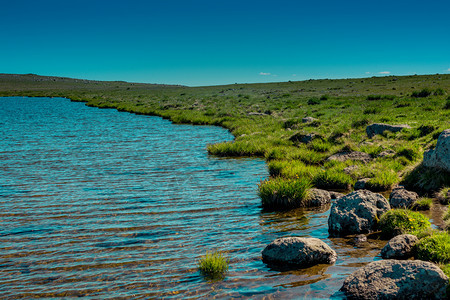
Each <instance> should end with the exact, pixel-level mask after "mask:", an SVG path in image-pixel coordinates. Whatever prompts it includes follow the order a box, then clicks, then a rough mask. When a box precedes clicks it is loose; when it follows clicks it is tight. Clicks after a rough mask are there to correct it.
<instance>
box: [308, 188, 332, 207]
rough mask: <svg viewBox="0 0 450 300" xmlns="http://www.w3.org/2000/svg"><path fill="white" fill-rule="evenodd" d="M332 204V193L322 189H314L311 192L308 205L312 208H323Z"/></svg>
mask: <svg viewBox="0 0 450 300" xmlns="http://www.w3.org/2000/svg"><path fill="white" fill-rule="evenodd" d="M330 203H331V195H330V192H328V191H325V190H320V189H315V188H312V189H310V190H309V194H308V199H307V205H306V206H308V207H311V206H322V205H326V204H330Z"/></svg>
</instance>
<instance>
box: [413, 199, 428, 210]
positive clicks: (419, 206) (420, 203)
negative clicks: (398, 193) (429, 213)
mask: <svg viewBox="0 0 450 300" xmlns="http://www.w3.org/2000/svg"><path fill="white" fill-rule="evenodd" d="M432 205H433V199H431V198H420V199H419V200H417V201H416V202H414V203H413V204H412V205H411V209H412V210H429V209H430V208H431V206H432Z"/></svg>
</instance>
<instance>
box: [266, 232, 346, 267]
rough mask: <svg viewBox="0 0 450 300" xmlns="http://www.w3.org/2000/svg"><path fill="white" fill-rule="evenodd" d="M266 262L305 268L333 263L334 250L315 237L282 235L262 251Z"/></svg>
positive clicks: (334, 260) (334, 257)
mask: <svg viewBox="0 0 450 300" xmlns="http://www.w3.org/2000/svg"><path fill="white" fill-rule="evenodd" d="M262 257H263V261H264V262H266V263H268V264H275V265H276V264H288V265H294V266H297V267H301V268H307V267H310V266H313V265H316V264H333V263H334V262H336V259H337V255H336V252H335V251H334V250H333V249H331V248H330V246H328V245H327V244H325V243H324V242H323V241H321V240H319V239H316V238H301V237H283V238H278V239H276V240H275V241H273V242H272V243H270V244H269V245H268V246H267V247H266V248H265V249H264V250H263V252H262Z"/></svg>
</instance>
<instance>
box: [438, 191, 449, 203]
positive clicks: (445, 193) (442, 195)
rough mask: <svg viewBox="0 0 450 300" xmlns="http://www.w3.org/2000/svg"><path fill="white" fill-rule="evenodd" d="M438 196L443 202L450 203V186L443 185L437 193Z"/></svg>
mask: <svg viewBox="0 0 450 300" xmlns="http://www.w3.org/2000/svg"><path fill="white" fill-rule="evenodd" d="M436 197H437V198H438V199H439V202H441V204H444V205H446V204H450V187H443V188H442V189H440V190H439V192H437V193H436Z"/></svg>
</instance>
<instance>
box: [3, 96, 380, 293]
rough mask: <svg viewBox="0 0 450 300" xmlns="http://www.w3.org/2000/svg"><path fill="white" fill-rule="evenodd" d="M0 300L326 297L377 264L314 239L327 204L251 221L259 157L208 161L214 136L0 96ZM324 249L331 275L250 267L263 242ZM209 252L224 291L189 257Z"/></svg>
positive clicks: (65, 104)
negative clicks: (218, 258) (315, 244)
mask: <svg viewBox="0 0 450 300" xmlns="http://www.w3.org/2000/svg"><path fill="white" fill-rule="evenodd" d="M0 136H1V137H2V138H1V139H0V222H1V227H0V294H1V295H3V297H13V298H16V297H17V298H19V297H24V298H33V297H42V298H53V297H80V296H84V297H86V298H95V299H98V298H120V297H124V298H212V297H216V298H231V297H234V298H247V297H251V298H263V297H269V298H296V299H298V298H329V297H332V296H333V295H334V296H333V297H335V298H339V297H340V295H339V294H335V293H336V291H337V290H339V288H340V287H341V285H342V282H343V280H344V279H345V277H347V276H348V275H349V274H351V273H352V272H353V271H355V270H356V269H357V268H358V267H360V266H362V265H364V264H366V263H368V262H371V261H373V260H378V259H380V258H379V257H378V256H377V255H378V254H379V248H380V247H382V246H383V245H384V243H385V241H379V242H376V241H371V243H369V244H368V245H366V246H365V247H364V248H358V247H356V246H354V245H352V244H351V239H339V238H333V239H330V238H329V237H328V226H327V218H328V214H329V207H324V208H320V209H309V210H307V209H296V210H291V211H287V212H264V211H263V210H262V208H261V200H260V199H259V197H258V195H257V184H258V183H259V182H260V181H261V180H264V179H266V178H267V177H268V172H267V168H266V165H265V162H264V160H262V159H254V158H252V159H225V158H217V157H213V156H209V155H208V154H207V151H206V146H207V144H211V143H218V142H223V141H231V140H232V139H233V136H232V135H231V134H230V133H229V132H228V131H227V130H225V129H223V128H218V127H213V126H191V125H174V124H172V123H171V122H170V121H168V120H164V119H162V118H159V117H153V116H142V115H134V114H130V113H124V112H118V111H116V110H113V109H98V108H92V107H87V106H85V105H84V104H83V103H79V102H71V101H70V100H68V99H62V98H21V97H5V98H0ZM282 236H302V237H308V236H309V237H316V238H320V239H322V240H324V241H325V242H326V243H327V244H328V245H330V246H331V247H332V248H333V249H334V250H336V252H337V254H338V261H337V262H336V264H335V265H332V266H328V265H319V266H316V267H312V268H308V269H304V270H295V271H292V270H291V271H286V270H284V271H283V270H273V269H270V268H269V267H267V266H266V265H265V264H264V263H263V262H262V261H261V251H262V250H263V249H264V247H265V246H266V245H267V244H269V243H270V242H272V241H273V240H274V239H275V238H277V237H282ZM214 250H220V251H223V252H225V256H226V257H228V258H229V261H230V267H229V273H228V275H227V277H226V278H225V280H223V281H216V282H209V281H207V280H205V279H204V278H203V277H202V276H201V275H200V273H199V272H198V270H197V263H198V260H199V258H200V257H201V256H202V255H204V254H205V253H207V252H209V251H214Z"/></svg>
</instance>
